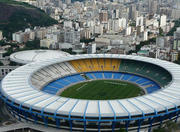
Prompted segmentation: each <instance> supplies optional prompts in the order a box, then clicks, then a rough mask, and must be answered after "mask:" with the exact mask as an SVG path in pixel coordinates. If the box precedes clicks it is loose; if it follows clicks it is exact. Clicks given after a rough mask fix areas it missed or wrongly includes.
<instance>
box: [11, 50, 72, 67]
mask: <svg viewBox="0 0 180 132" xmlns="http://www.w3.org/2000/svg"><path fill="white" fill-rule="evenodd" d="M68 55H70V54H69V53H67V52H63V51H60V50H26V51H20V52H16V53H13V54H11V55H10V60H11V61H14V62H17V63H21V64H27V63H30V62H35V61H43V60H48V59H54V58H62V57H64V56H68Z"/></svg>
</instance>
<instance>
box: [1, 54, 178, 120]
mask: <svg viewBox="0 0 180 132" xmlns="http://www.w3.org/2000/svg"><path fill="white" fill-rule="evenodd" d="M81 58H119V59H133V60H139V61H144V62H149V63H152V64H156V65H158V66H161V67H163V68H165V69H166V70H168V71H169V72H170V73H171V75H172V82H171V83H170V84H168V86H166V87H165V88H162V89H161V90H158V91H157V92H154V93H152V94H147V95H143V96H139V97H135V98H128V99H119V100H80V99H72V98H65V97H60V96H56V95H51V94H48V93H45V92H42V91H40V90H38V89H37V88H34V87H33V86H32V84H31V82H30V80H31V79H30V78H31V76H32V74H33V73H34V72H36V71H38V70H39V69H40V68H43V67H45V66H48V65H51V64H55V63H60V62H64V61H69V60H73V59H81ZM2 93H3V95H4V96H6V97H7V98H8V99H10V100H12V101H14V102H16V103H18V104H23V105H24V106H27V107H30V108H33V109H37V110H40V111H42V110H43V111H45V112H50V113H60V114H64V115H72V116H86V117H88V116H93V117H108V116H111V117H112V116H113V117H115V116H133V115H140V114H148V113H155V112H159V111H167V110H168V109H170V108H174V107H176V105H177V106H178V105H180V66H179V65H177V64H174V63H171V62H167V61H163V60H159V59H152V58H147V57H140V56H128V55H110V54H106V55H104V54H90V55H76V56H69V57H64V58H62V59H61V60H59V59H53V60H48V61H45V62H43V63H42V62H33V63H30V64H27V65H24V66H22V67H20V68H17V69H16V70H14V71H12V72H11V73H9V74H8V75H7V76H6V77H5V78H4V79H3V81H2Z"/></svg>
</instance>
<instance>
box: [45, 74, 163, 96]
mask: <svg viewBox="0 0 180 132" xmlns="http://www.w3.org/2000/svg"><path fill="white" fill-rule="evenodd" d="M85 76H87V77H88V78H89V79H92V80H96V79H117V80H122V81H128V82H132V83H135V84H137V85H139V86H141V87H142V88H144V89H146V91H147V93H152V92H154V91H156V90H159V89H160V87H159V85H157V84H156V83H155V82H153V81H151V80H149V79H147V78H144V77H140V76H138V75H133V74H129V73H119V72H104V71H102V72H89V73H85ZM82 81H86V79H85V78H84V77H83V76H82V75H80V74H75V75H70V76H65V77H62V78H60V79H58V80H56V81H54V82H52V83H49V84H48V85H47V86H45V87H44V88H43V89H42V91H44V92H47V93H50V94H56V93H57V92H58V91H59V90H60V89H61V88H64V87H67V86H69V85H72V84H75V83H79V82H82Z"/></svg>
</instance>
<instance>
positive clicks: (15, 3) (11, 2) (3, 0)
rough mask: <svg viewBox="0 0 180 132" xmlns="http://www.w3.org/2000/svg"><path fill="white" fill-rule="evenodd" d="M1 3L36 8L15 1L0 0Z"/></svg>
mask: <svg viewBox="0 0 180 132" xmlns="http://www.w3.org/2000/svg"><path fill="white" fill-rule="evenodd" d="M0 2H1V3H6V4H11V5H21V6H25V7H31V8H35V7H34V6H32V5H29V4H28V3H25V2H18V1H14V0H0Z"/></svg>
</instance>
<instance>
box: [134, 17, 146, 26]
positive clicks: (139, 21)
mask: <svg viewBox="0 0 180 132" xmlns="http://www.w3.org/2000/svg"><path fill="white" fill-rule="evenodd" d="M143 24H144V17H143V16H140V17H137V18H136V27H137V26H143Z"/></svg>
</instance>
